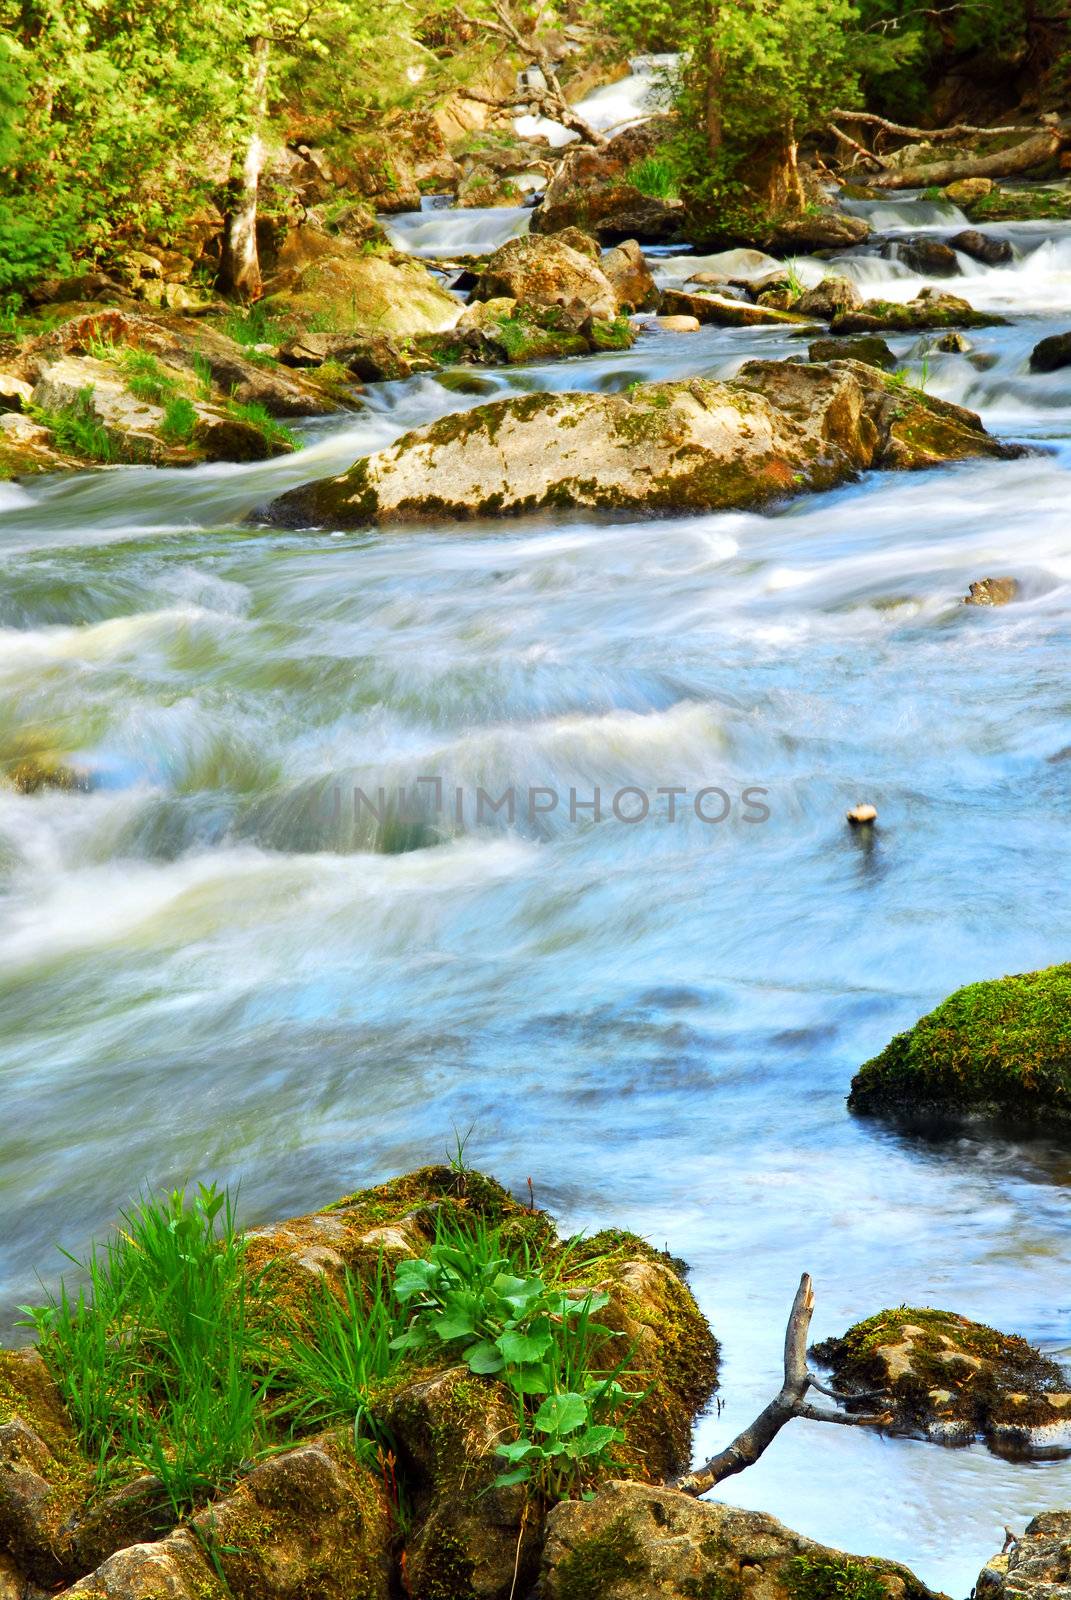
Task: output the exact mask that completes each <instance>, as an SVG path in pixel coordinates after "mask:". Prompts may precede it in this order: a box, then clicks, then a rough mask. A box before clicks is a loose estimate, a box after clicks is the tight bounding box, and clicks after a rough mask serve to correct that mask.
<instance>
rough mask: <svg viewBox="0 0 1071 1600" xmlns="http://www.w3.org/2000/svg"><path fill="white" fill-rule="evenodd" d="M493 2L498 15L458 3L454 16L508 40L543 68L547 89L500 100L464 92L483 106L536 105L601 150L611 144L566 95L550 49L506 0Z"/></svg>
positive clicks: (470, 91) (466, 90)
mask: <svg viewBox="0 0 1071 1600" xmlns="http://www.w3.org/2000/svg"><path fill="white" fill-rule="evenodd" d="M492 4H493V9H494V14H495V15H494V18H493V19H492V18H490V17H485V18H476V17H471V16H469V14H468V13H467V12H466V11H462V9H461V7H460V6H457V5H455V6H454V15H455V16H456V17H457V18H458V19H459V20H460V21H461V22H463V23H464V24H465V25H466V27H469V28H475V29H477V30H479V29H482V30H483V31H484V32H485V33H493V34H496V35H497V36H498V37H499V38H500V39H505V40H506V41H507V43H509V44H511V45H512V46H513V48H514V49H515V50H517V51H518V52H519V53H520V54H521V55H522V56H524V58H525V60H526V61H529V62H530V63H531V64H532V65H533V66H534V67H537V68H538V69H539V71H540V73H541V74H542V77H543V82H544V84H545V85H546V87H545V88H543V89H525V90H524V91H518V93H517V94H516V95H515V96H509V97H506V96H502V97H501V98H497V99H496V98H493V97H491V96H489V95H484V94H478V93H475V92H474V91H472V90H469V89H462V90H461V93H462V94H463V95H464V97H465V99H466V100H477V101H479V102H480V103H481V104H483V105H498V106H500V107H501V108H502V109H503V110H505V109H507V108H510V107H516V106H524V105H534V106H536V107H537V108H538V109H539V110H540V111H541V112H542V113H543V115H544V116H547V117H549V118H550V119H551V120H552V121H554V122H560V123H561V125H562V127H563V128H568V129H569V131H570V132H571V133H575V134H578V135H579V136H580V138H581V139H583V141H584V143H585V144H590V145H594V146H595V147H596V149H601V147H602V146H603V145H604V144H606V143H607V139H606V136H605V134H602V133H600V132H599V130H598V129H597V128H593V127H592V126H591V124H590V122H587V121H586V120H585V118H583V117H582V116H580V115H579V113H578V112H576V111H574V110H573V108H572V106H571V105H570V104H569V101H568V100H567V99H566V97H565V90H564V89H563V88H562V86H561V81H560V80H559V78H558V74H557V73H556V72H555V70H554V64H553V62H552V61H551V59H550V56H549V55H548V53H547V51H546V48H545V47H544V46H543V45H542V44H541V43H540V41H539V39H538V38H537V37H536V36H535V35H534V34H533V35H530V36H529V35H526V34H523V33H522V32H521V31H520V28H519V27H518V26H517V24H516V22H515V21H514V20H513V18H512V17H511V16H510V14H509V11H508V9H507V7H506V5H505V4H504V3H503V0H492Z"/></svg>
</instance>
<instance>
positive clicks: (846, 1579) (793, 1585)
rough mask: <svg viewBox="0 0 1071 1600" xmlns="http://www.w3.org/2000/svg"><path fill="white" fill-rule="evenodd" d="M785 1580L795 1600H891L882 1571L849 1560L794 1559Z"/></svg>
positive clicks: (830, 1557) (825, 1558) (807, 1557)
mask: <svg viewBox="0 0 1071 1600" xmlns="http://www.w3.org/2000/svg"><path fill="white" fill-rule="evenodd" d="M782 1580H783V1582H784V1585H785V1588H786V1589H787V1591H788V1593H789V1595H790V1597H791V1600H889V1591H888V1589H887V1588H886V1586H885V1584H884V1582H883V1581H882V1573H881V1569H880V1568H879V1567H876V1566H871V1565H870V1564H869V1563H867V1562H863V1561H852V1560H851V1559H850V1558H849V1557H847V1556H831V1555H803V1556H793V1557H792V1559H791V1561H789V1562H788V1564H787V1566H786V1567H785V1569H784V1571H783V1573H782Z"/></svg>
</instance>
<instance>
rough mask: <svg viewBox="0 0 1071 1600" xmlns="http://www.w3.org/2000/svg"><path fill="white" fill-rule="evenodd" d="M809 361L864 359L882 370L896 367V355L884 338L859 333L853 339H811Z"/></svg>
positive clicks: (808, 349)
mask: <svg viewBox="0 0 1071 1600" xmlns="http://www.w3.org/2000/svg"><path fill="white" fill-rule="evenodd" d="M807 355H808V357H809V359H810V360H811V361H864V362H866V364H867V366H870V367H880V368H881V370H882V371H883V372H893V371H895V369H896V357H895V356H894V355H893V353H892V351H891V350H890V349H889V346H888V345H887V344H886V343H885V340H884V339H879V338H878V337H877V336H876V335H875V334H869V335H868V334H861V335H859V336H858V337H856V338H854V339H813V340H812V341H811V343H810V344H809V345H808V347H807Z"/></svg>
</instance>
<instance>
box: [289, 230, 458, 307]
mask: <svg viewBox="0 0 1071 1600" xmlns="http://www.w3.org/2000/svg"><path fill="white" fill-rule="evenodd" d="M264 294H265V305H266V309H268V310H270V311H272V312H274V313H276V314H290V315H292V316H296V317H298V318H300V319H301V320H302V321H307V320H308V319H309V318H310V317H317V318H318V319H319V320H320V323H321V325H323V324H324V323H327V324H328V325H329V326H330V327H331V331H333V332H337V333H348V332H351V331H353V330H354V329H358V328H360V329H367V330H370V331H374V332H378V333H390V334H412V333H434V332H437V331H438V330H440V329H442V328H450V327H452V326H453V324H454V323H455V322H456V321H457V318H458V313H459V312H460V309H461V307H460V305H459V304H458V302H457V301H456V300H455V299H454V298H453V296H452V295H450V294H448V293H447V291H446V290H445V289H444V288H443V287H442V285H441V284H440V283H439V282H438V280H437V279H436V278H434V277H433V276H432V274H431V273H430V272H429V271H428V269H427V267H425V266H424V264H423V262H421V261H417V260H416V259H415V258H414V257H412V256H402V255H397V254H395V253H393V252H389V251H388V252H377V251H375V250H368V249H364V248H362V247H361V246H360V245H358V244H356V243H354V242H353V240H351V239H346V238H341V237H337V236H335V235H332V234H329V233H324V232H321V231H320V230H319V229H317V228H312V227H309V226H305V227H301V228H295V229H293V230H292V232H291V234H290V235H289V236H288V237H287V239H286V240H284V242H283V245H282V247H281V249H280V250H279V253H278V256H277V258H276V261H275V266H274V270H273V273H272V276H271V277H270V278H269V279H268V280H267V282H266V283H265V285H264Z"/></svg>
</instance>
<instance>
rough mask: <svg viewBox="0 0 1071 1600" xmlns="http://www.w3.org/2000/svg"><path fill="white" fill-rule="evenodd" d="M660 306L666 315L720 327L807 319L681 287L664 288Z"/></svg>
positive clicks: (754, 326) (804, 320)
mask: <svg viewBox="0 0 1071 1600" xmlns="http://www.w3.org/2000/svg"><path fill="white" fill-rule="evenodd" d="M661 308H662V310H663V312H664V313H665V314H666V315H667V316H684V317H695V318H696V320H697V321H698V322H700V323H702V324H703V325H704V326H706V325H708V324H710V323H714V324H715V325H716V326H718V327H720V328H760V327H763V326H769V325H772V324H774V323H782V322H806V321H808V318H807V317H797V316H795V315H794V314H793V313H792V312H790V311H778V310H776V309H775V307H773V306H759V305H751V304H750V303H749V302H748V301H746V300H732V299H730V298H729V297H728V296H727V295H714V294H686V293H685V291H684V290H683V289H664V290H663V291H662V300H661Z"/></svg>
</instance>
